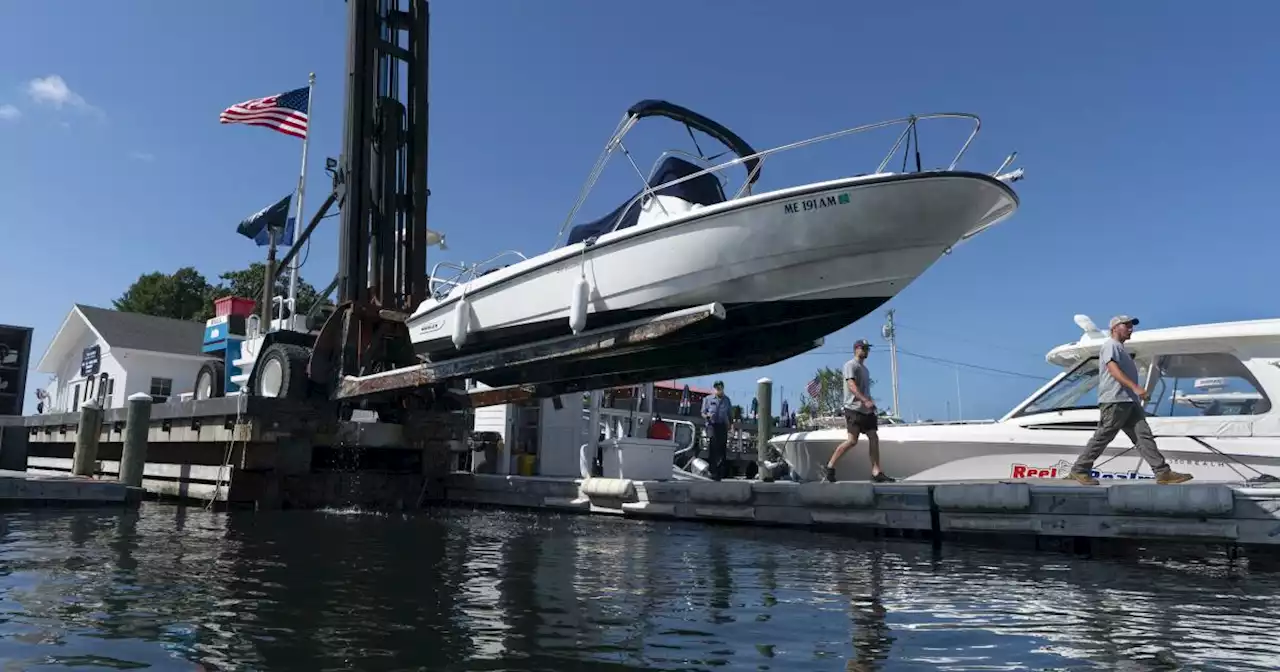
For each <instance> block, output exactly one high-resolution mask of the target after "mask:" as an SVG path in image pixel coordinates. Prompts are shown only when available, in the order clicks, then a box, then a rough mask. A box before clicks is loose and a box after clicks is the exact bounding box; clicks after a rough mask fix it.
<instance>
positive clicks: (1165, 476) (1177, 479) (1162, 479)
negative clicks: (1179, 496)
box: [1156, 469, 1193, 485]
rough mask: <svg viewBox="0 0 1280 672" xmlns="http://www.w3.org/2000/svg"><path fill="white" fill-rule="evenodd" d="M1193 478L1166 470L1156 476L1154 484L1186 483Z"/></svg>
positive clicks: (1189, 475)
mask: <svg viewBox="0 0 1280 672" xmlns="http://www.w3.org/2000/svg"><path fill="white" fill-rule="evenodd" d="M1192 478H1193V477H1192V476H1191V474H1180V473H1178V472H1176V471H1174V470H1172V469H1166V470H1164V471H1162V472H1160V473H1158V474H1156V483H1159V484H1160V485H1173V484H1175V483H1186V482H1187V481H1189V480H1191V479H1192Z"/></svg>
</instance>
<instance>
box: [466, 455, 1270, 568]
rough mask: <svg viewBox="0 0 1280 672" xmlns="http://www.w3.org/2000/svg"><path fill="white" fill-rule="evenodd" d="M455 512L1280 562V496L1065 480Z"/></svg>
mask: <svg viewBox="0 0 1280 672" xmlns="http://www.w3.org/2000/svg"><path fill="white" fill-rule="evenodd" d="M446 500H447V501H449V502H451V503H471V504H477V505H497V506H508V507H528V508H538V509H554V510H560V511H576V512H581V513H597V514H606V515H610V514H611V515H620V516H627V517H646V518H667V519H683V520H697V521H708V522H712V521H717V522H725V521H732V522H739V523H748V524H759V525H788V526H799V527H811V528H815V527H816V528H826V529H830V528H836V529H848V530H862V531H871V532H875V533H879V534H886V535H892V536H908V537H927V538H933V539H936V540H942V539H956V538H960V537H977V536H983V535H986V536H992V535H994V536H996V537H998V538H1000V539H1004V540H1008V539H1011V538H1015V539H1021V540H1024V541H1026V540H1035V541H1036V545H1037V546H1040V545H1045V544H1043V543H1041V542H1044V541H1046V540H1057V541H1065V542H1072V543H1075V544H1077V545H1078V542H1080V541H1085V542H1089V541H1091V540H1092V541H1105V540H1145V541H1163V542H1173V543H1178V544H1186V543H1192V544H1198V545H1206V544H1208V545H1212V544H1219V545H1226V546H1230V547H1237V548H1238V547H1257V548H1267V547H1269V548H1270V549H1273V550H1274V551H1280V487H1252V488H1247V487H1238V486H1234V485H1226V484H1215V483H1201V484H1196V483H1189V484H1182V485H1176V486H1169V485H1156V484H1154V483H1143V482H1140V481H1137V482H1116V483H1107V484H1104V485H1099V486H1083V485H1078V484H1073V483H1066V482H1063V481H1062V480H1049V479H1025V480H1010V479H1006V480H997V481H981V482H955V481H950V482H934V483H929V482H915V481H912V482H899V483H886V484H880V483H875V484H873V483H866V482H842V483H792V482H774V483H763V482H759V481H721V482H710V481H632V480H626V479H608V478H592V479H586V480H579V479H569V478H539V477H522V476H500V475H488V474H468V473H454V474H451V475H450V476H449V479H448V482H447V485H446Z"/></svg>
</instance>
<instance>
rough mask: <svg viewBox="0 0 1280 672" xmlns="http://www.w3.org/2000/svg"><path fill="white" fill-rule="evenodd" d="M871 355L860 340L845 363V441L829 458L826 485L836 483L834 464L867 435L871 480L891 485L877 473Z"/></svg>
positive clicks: (878, 465)
mask: <svg viewBox="0 0 1280 672" xmlns="http://www.w3.org/2000/svg"><path fill="white" fill-rule="evenodd" d="M870 354H871V344H870V343H868V342H866V341H865V340H862V339H859V340H858V341H857V342H855V343H854V344H853V359H851V360H849V361H847V362H845V363H844V428H845V431H846V432H847V433H848V435H849V436H848V438H846V439H845V440H844V442H843V443H841V444H840V445H839V446H836V452H834V453H832V454H831V459H830V460H828V461H827V466H826V468H825V469H824V470H823V475H822V476H823V480H825V481H827V482H828V483H835V481H836V462H837V461H838V460H839V459H840V456H841V455H844V452H845V451H846V450H849V449H850V448H852V447H854V446H855V445H857V443H858V434H860V433H861V434H866V435H867V444H868V454H869V455H870V457H871V480H873V481H875V482H877V483H892V482H893V479H892V478H889V476H888V475H886V474H885V473H884V472H883V471H881V470H880V434H879V433H878V432H877V431H876V430H877V428H878V423H877V421H876V402H875V401H874V400H872V398H871V374H870V373H868V372H867V366H866V361H867V355H870Z"/></svg>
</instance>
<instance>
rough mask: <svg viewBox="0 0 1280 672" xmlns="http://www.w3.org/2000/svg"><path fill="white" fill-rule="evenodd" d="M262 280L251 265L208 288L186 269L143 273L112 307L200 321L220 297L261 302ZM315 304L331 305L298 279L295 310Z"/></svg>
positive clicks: (282, 288) (285, 283) (279, 290)
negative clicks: (319, 302) (321, 302)
mask: <svg viewBox="0 0 1280 672" xmlns="http://www.w3.org/2000/svg"><path fill="white" fill-rule="evenodd" d="M265 276H266V264H264V263H262V262H254V263H252V264H250V265H249V267H248V268H245V269H241V270H237V271H228V272H226V273H223V274H221V275H219V276H218V280H219V282H218V283H217V284H211V283H210V282H209V281H208V280H206V279H205V277H204V276H203V275H202V274H200V272H198V271H196V269H194V268H192V267H190V266H184V267H182V268H179V269H178V270H176V271H174V272H173V273H161V272H159V271H156V272H152V273H144V274H142V275H140V276H138V279H137V280H135V281H134V282H133V284H131V285H129V288H128V289H126V290H125V292H124V294H121V295H120V298H118V299H116V300H114V301H112V302H111V303H112V306H113V307H114V308H115V309H116V310H119V311H122V312H126V313H141V314H143V315H154V316H156V317H171V318H174V319H178V320H199V321H204V320H207V319H209V318H210V317H212V316H213V300H214V299H218V298H221V297H224V296H242V297H245V298H249V299H253V300H254V301H258V302H261V301H262V282H263V279H264V278H265ZM275 289H276V294H277V295H279V296H285V295H286V294H287V293H288V290H289V279H288V276H287V274H282V275H281V277H280V278H279V279H278V280H277V281H276V287H275ZM317 300H320V301H323V302H324V303H326V304H330V305H331V304H332V302H331V301H329V299H328V298H326V297H321V296H320V292H318V291H317V290H316V288H315V287H314V286H312V285H311V283H308V282H307V281H305V280H303V279H302V278H298V307H299V310H300V311H303V312H305V311H307V310H310V308H311V306H312V305H314V304H315V302H316V301H317Z"/></svg>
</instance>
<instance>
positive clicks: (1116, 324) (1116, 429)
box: [1067, 315, 1191, 485]
mask: <svg viewBox="0 0 1280 672" xmlns="http://www.w3.org/2000/svg"><path fill="white" fill-rule="evenodd" d="M1110 326H1111V336H1110V337H1109V338H1108V339H1107V340H1106V341H1103V343H1102V350H1101V352H1099V353H1098V414H1099V418H1098V429H1097V430H1095V431H1094V433H1093V438H1092V439H1089V444H1088V445H1087V446H1085V449H1084V452H1083V453H1081V454H1080V457H1079V458H1077V459H1076V463H1075V464H1074V465H1073V466H1072V467H1071V473H1070V474H1068V476H1067V478H1069V479H1072V480H1074V481H1077V482H1079V483H1083V484H1084V485H1097V484H1098V479H1096V478H1094V477H1093V473H1092V472H1093V463H1094V461H1095V460H1097V459H1098V458H1099V457H1100V456H1101V455H1102V453H1103V451H1105V450H1106V449H1107V446H1108V445H1110V444H1111V441H1112V440H1113V439H1115V438H1116V434H1119V433H1120V432H1122V431H1123V432H1124V433H1125V434H1126V435H1127V436H1128V437H1129V439H1130V440H1131V441H1133V443H1134V445H1135V446H1137V447H1138V454H1139V455H1141V456H1142V459H1143V460H1144V461H1146V463H1147V464H1149V465H1151V469H1152V471H1154V472H1155V474H1156V482H1157V483H1161V484H1170V483H1185V482H1187V481H1189V480H1191V474H1180V473H1178V472H1176V471H1174V470H1172V469H1170V468H1169V465H1168V463H1166V462H1165V459H1164V455H1161V454H1160V449H1159V448H1157V447H1156V439H1155V436H1154V435H1152V433H1151V428H1150V427H1149V426H1147V416H1146V413H1145V412H1144V411H1143V406H1144V405H1145V404H1146V402H1147V399H1148V398H1149V397H1150V394H1149V393H1148V392H1147V390H1146V389H1145V388H1143V387H1141V386H1139V385H1138V365H1137V364H1135V363H1134V362H1133V357H1130V356H1129V353H1128V351H1126V350H1125V349H1124V343H1125V341H1127V340H1129V338H1130V337H1131V336H1133V328H1134V327H1136V326H1138V318H1136V317H1130V316H1128V315H1117V316H1115V317H1113V318H1111V325H1110Z"/></svg>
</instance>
